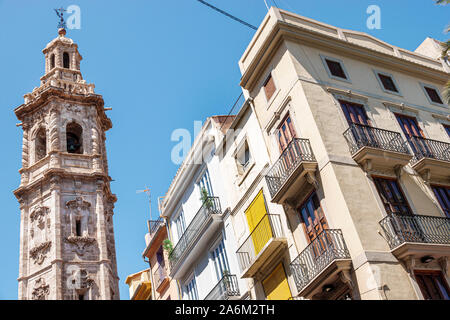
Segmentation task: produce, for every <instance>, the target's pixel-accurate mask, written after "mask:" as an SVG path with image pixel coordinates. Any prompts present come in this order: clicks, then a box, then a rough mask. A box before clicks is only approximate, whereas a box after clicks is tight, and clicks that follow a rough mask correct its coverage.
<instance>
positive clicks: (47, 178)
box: [13, 168, 117, 202]
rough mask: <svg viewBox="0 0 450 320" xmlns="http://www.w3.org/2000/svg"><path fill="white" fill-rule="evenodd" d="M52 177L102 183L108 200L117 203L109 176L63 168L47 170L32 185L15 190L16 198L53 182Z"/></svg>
mask: <svg viewBox="0 0 450 320" xmlns="http://www.w3.org/2000/svg"><path fill="white" fill-rule="evenodd" d="M52 177H61V178H71V179H90V180H97V181H102V182H103V183H104V184H105V187H106V193H107V194H106V197H107V198H108V200H110V201H112V202H116V201H117V196H116V195H115V194H113V193H111V189H110V186H109V183H110V181H111V180H112V179H111V177H110V176H108V175H107V174H104V173H100V172H94V173H74V172H70V171H68V170H65V169H63V168H50V169H47V170H45V171H44V172H43V173H42V176H41V177H39V178H38V179H36V180H34V181H33V182H31V183H28V184H26V185H22V186H20V187H19V188H17V189H16V190H14V191H13V193H14V195H15V196H16V198H17V199H19V198H20V197H21V196H22V195H23V194H24V193H25V192H29V191H30V190H33V189H34V188H36V187H39V186H40V185H41V184H42V183H46V182H51V178H52Z"/></svg>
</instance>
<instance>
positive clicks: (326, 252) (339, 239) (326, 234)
mask: <svg viewBox="0 0 450 320" xmlns="http://www.w3.org/2000/svg"><path fill="white" fill-rule="evenodd" d="M338 259H350V253H349V251H348V249H347V245H346V244H345V241H344V237H343V236H342V231H341V230H340V229H325V230H323V231H322V232H321V233H320V234H319V235H318V236H317V238H315V239H314V240H313V241H312V242H311V243H310V244H309V245H308V246H307V247H306V248H305V250H303V251H302V252H301V253H300V254H299V255H298V256H297V258H295V259H294V261H292V262H291V271H292V274H293V276H294V281H295V284H296V286H297V290H298V291H299V292H300V291H302V290H303V288H305V287H306V286H307V285H308V284H309V283H310V282H311V281H312V280H313V279H314V278H315V277H316V276H318V275H319V274H320V273H321V272H322V271H324V270H325V269H326V267H327V266H328V265H329V264H330V263H332V262H333V261H334V260H338Z"/></svg>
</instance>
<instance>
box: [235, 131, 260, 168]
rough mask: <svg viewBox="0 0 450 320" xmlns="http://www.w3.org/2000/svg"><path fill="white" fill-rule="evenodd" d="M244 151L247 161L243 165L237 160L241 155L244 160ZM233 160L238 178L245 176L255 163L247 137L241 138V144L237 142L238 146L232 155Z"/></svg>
mask: <svg viewBox="0 0 450 320" xmlns="http://www.w3.org/2000/svg"><path fill="white" fill-rule="evenodd" d="M246 147H247V148H246ZM245 149H248V152H249V159H248V161H247V162H246V163H244V164H243V163H241V161H240V160H239V159H240V156H241V155H242V154H243V156H244V159H245ZM233 158H234V160H235V163H236V168H237V171H238V174H239V175H240V176H242V175H245V174H246V173H247V172H248V171H249V170H250V168H251V167H252V164H253V163H254V162H255V160H254V158H253V152H252V149H251V148H250V143H249V139H248V136H247V135H245V137H244V138H242V140H241V142H239V144H238V146H237V147H236V150H235V151H234V153H233Z"/></svg>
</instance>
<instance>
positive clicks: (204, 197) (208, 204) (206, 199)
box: [200, 187, 214, 209]
mask: <svg viewBox="0 0 450 320" xmlns="http://www.w3.org/2000/svg"><path fill="white" fill-rule="evenodd" d="M200 192H201V197H200V200H201V201H202V204H203V205H204V206H205V208H206V209H211V208H212V207H213V205H214V204H213V201H212V199H211V197H210V196H209V194H208V190H206V189H205V188H204V187H203V188H202V190H201V191H200Z"/></svg>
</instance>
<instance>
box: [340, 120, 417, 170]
mask: <svg viewBox="0 0 450 320" xmlns="http://www.w3.org/2000/svg"><path fill="white" fill-rule="evenodd" d="M344 137H345V139H346V140H347V143H348V145H349V147H350V153H351V154H352V157H353V160H355V162H357V163H358V164H359V165H361V166H362V167H363V168H364V170H365V171H371V170H373V169H381V170H384V169H393V168H396V167H403V166H405V165H407V164H408V162H409V161H410V160H411V158H412V155H411V154H410V152H409V150H408V145H407V143H406V142H405V141H404V140H403V139H402V136H401V135H400V133H398V132H393V131H389V130H384V129H379V128H374V127H370V126H366V125H361V124H356V123H352V124H351V125H350V127H349V128H348V129H347V130H346V131H345V132H344Z"/></svg>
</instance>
